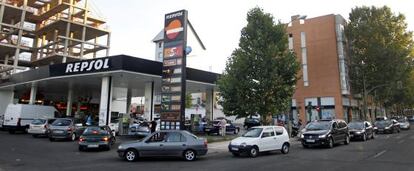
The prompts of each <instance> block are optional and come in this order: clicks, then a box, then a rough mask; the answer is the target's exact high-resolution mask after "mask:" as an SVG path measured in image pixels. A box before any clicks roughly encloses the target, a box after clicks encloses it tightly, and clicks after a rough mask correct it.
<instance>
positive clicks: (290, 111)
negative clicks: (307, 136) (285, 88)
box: [286, 15, 307, 137]
mask: <svg viewBox="0 0 414 171" xmlns="http://www.w3.org/2000/svg"><path fill="white" fill-rule="evenodd" d="M306 17H307V16H306V15H300V16H298V17H296V18H292V19H291V20H290V21H289V22H288V23H287V24H286V27H287V26H288V25H289V24H290V23H292V22H293V21H296V20H304V19H306ZM296 106H297V105H296ZM291 116H292V99H290V102H289V113H288V115H287V122H288V133H289V137H291V135H292V118H291Z"/></svg>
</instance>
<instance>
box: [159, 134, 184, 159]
mask: <svg viewBox="0 0 414 171" xmlns="http://www.w3.org/2000/svg"><path fill="white" fill-rule="evenodd" d="M188 146H189V144H188V143H187V142H186V139H185V137H184V136H183V135H182V134H181V133H180V132H168V133H167V135H166V139H165V143H164V152H165V155H167V156H181V155H182V154H183V152H184V150H186V149H187V148H188Z"/></svg>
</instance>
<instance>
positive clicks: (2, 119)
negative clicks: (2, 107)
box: [0, 115, 4, 130]
mask: <svg viewBox="0 0 414 171" xmlns="http://www.w3.org/2000/svg"><path fill="white" fill-rule="evenodd" d="M3 123H4V115H0V130H3Z"/></svg>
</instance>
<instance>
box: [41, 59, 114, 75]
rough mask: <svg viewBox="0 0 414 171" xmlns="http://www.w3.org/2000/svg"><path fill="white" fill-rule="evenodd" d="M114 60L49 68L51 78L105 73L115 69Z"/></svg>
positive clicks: (75, 63) (93, 60) (81, 62)
mask: <svg viewBox="0 0 414 171" xmlns="http://www.w3.org/2000/svg"><path fill="white" fill-rule="evenodd" d="M112 65H113V59H111V58H99V59H92V60H84V61H78V62H71V63H64V64H56V65H50V66H49V72H50V76H61V75H76V74H84V73H94V72H104V71H110V70H112V69H114V66H112Z"/></svg>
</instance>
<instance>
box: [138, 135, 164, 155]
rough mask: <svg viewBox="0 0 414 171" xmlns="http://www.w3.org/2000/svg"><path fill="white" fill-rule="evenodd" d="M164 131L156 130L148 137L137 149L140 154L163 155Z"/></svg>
mask: <svg viewBox="0 0 414 171" xmlns="http://www.w3.org/2000/svg"><path fill="white" fill-rule="evenodd" d="M165 137H166V132H157V133H155V134H153V135H152V136H151V137H150V138H148V139H147V140H146V141H145V142H144V143H143V145H142V146H141V147H140V149H138V151H140V154H141V155H142V156H162V155H165V152H164V144H165Z"/></svg>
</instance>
